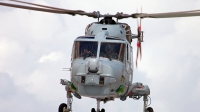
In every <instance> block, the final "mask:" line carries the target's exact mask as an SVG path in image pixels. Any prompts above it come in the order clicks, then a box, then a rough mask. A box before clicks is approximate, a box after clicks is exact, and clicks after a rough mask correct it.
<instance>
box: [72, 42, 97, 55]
mask: <svg viewBox="0 0 200 112" xmlns="http://www.w3.org/2000/svg"><path fill="white" fill-rule="evenodd" d="M97 47H98V43H97V42H92V41H76V42H75V44H74V50H73V52H74V54H73V56H74V59H75V58H80V57H82V58H84V59H85V58H87V57H96V56H97Z"/></svg>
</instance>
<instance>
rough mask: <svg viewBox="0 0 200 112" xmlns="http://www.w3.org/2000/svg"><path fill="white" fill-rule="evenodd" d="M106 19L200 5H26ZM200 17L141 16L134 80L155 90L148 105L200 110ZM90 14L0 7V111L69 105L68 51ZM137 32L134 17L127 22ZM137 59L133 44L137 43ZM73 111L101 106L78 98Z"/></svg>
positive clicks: (109, 106)
mask: <svg viewBox="0 0 200 112" xmlns="http://www.w3.org/2000/svg"><path fill="white" fill-rule="evenodd" d="M27 1H28V2H32V3H38V4H43V5H49V6H55V7H60V8H66V9H74V10H76V9H79V10H84V11H87V12H93V11H100V12H101V13H103V14H107V13H110V14H115V13H117V12H124V13H129V14H131V13H135V12H136V10H137V8H138V9H140V8H141V7H142V12H144V13H159V12H173V11H185V10H196V9H200V0H190V1H189V0H148V1H147V0H140V1H138V0H123V1H122V0H109V1H108V0H101V1H100V0H84V1H78V0H73V1H72V0H71V1H69V0H59V1H58V0H57V1H55V0H48V1H47V0H27ZM199 19H200V17H187V18H170V19H169V18H168V19H143V20H142V30H143V31H144V42H143V43H142V52H143V55H142V60H141V61H140V62H139V64H138V68H135V69H134V77H133V81H134V82H142V83H143V84H145V85H148V86H149V87H150V90H151V94H150V97H151V105H150V106H151V107H153V108H154V111H157V112H159V111H162V112H186V111H190V112H198V111H200V108H199V103H200V75H199V74H200V44H199V43H200V36H199V32H200V22H199ZM96 21H97V20H96V19H93V18H88V17H85V16H70V15H59V14H49V13H45V12H37V11H30V10H23V9H15V8H7V7H4V6H0V104H1V106H0V112H42V111H45V112H56V111H57V110H58V106H59V105H60V103H63V102H66V92H65V88H64V86H62V85H61V84H60V79H68V80H70V72H68V71H63V68H69V67H70V59H71V49H72V45H73V41H74V39H75V38H76V37H78V36H82V35H84V32H85V27H86V26H87V25H88V24H89V23H91V22H96ZM120 22H125V23H128V24H129V25H130V26H131V28H132V33H136V28H137V22H136V20H135V19H124V20H120ZM132 46H133V49H134V59H135V56H136V40H134V41H133V43H132ZM72 106H73V112H79V111H85V112H87V111H88V112H89V111H90V110H91V108H95V107H96V100H95V99H91V98H82V99H81V100H78V99H76V98H75V97H74V99H73V105H72ZM142 107H143V100H142V98H141V99H140V100H138V101H137V100H133V99H127V100H126V101H120V100H119V99H115V101H111V102H107V103H106V104H103V103H101V108H105V109H106V111H113V112H114V111H115V112H121V111H126V112H142Z"/></svg>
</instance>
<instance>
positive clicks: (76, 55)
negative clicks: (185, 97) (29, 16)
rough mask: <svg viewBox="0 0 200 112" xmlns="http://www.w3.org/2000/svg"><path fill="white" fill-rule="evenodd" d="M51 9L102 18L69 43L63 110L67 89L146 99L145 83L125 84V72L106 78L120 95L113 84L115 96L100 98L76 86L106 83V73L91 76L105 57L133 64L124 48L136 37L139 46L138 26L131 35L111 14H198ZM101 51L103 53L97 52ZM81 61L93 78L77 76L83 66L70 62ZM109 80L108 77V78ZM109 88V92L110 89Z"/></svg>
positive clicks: (82, 94) (152, 15)
mask: <svg viewBox="0 0 200 112" xmlns="http://www.w3.org/2000/svg"><path fill="white" fill-rule="evenodd" d="M1 5H2V4H1ZM3 5H8V4H3ZM10 6H16V5H10ZM22 8H27V7H22ZM32 9H33V10H34V8H32ZM36 10H39V9H36ZM44 11H49V10H44ZM51 11H54V10H51ZM55 12H56V13H67V14H68V13H69V14H70V15H74V14H80V15H87V16H89V17H94V18H97V19H99V18H101V17H102V18H103V19H102V20H100V21H98V22H95V23H92V24H89V25H88V26H87V28H86V33H85V35H84V36H80V37H78V38H77V39H76V40H75V43H74V47H73V49H74V50H73V53H72V67H71V68H70V70H71V75H72V76H71V78H72V79H71V81H68V80H65V79H62V80H61V84H63V85H65V86H66V90H67V92H68V93H67V94H68V104H67V110H71V104H70V97H71V96H70V94H71V93H72V94H74V96H75V97H77V98H80V96H87V95H88V96H87V97H94V98H97V102H100V101H104V102H107V101H109V100H113V99H114V98H120V99H122V101H123V100H124V99H125V98H126V97H127V96H129V95H127V96H126V95H125V94H126V93H125V92H127V93H128V94H129V93H131V92H132V96H131V95H130V96H129V97H133V98H139V97H140V96H143V97H144V99H145V100H147V98H145V97H147V96H148V95H149V92H150V90H149V89H148V86H145V85H142V84H141V83H133V84H129V79H132V76H130V77H131V78H130V77H127V74H120V75H117V76H120V77H118V78H117V77H116V78H115V76H112V78H114V79H110V80H112V81H113V82H114V83H119V82H117V81H121V84H122V86H119V85H118V87H119V90H120V89H121V88H122V91H123V92H122V95H120V94H121V93H120V91H117V90H118V88H115V87H114V89H113V91H114V92H116V93H117V95H116V96H115V95H113V96H112V95H111V94H109V95H110V96H111V97H108V96H106V97H105V96H104V97H103V98H102V97H99V98H98V97H97V96H92V93H91V94H84V93H82V92H84V89H83V90H79V89H81V87H78V85H85V86H91V85H92V86H100V87H102V84H103V85H104V84H106V82H105V80H107V79H106V78H107V77H109V76H106V75H105V76H106V77H103V78H102V77H98V78H97V79H95V76H96V75H97V74H96V73H98V72H100V73H98V74H99V75H100V76H101V74H102V73H101V72H103V70H104V69H105V68H104V64H102V63H104V61H105V63H106V61H107V62H108V63H111V64H112V63H113V64H114V63H116V65H117V64H118V62H119V63H121V62H124V63H123V64H124V65H126V66H124V67H126V69H127V68H128V67H127V66H128V64H127V63H128V62H125V61H126V60H128V59H129V58H130V60H129V61H130V66H131V65H133V62H131V61H133V60H132V59H131V57H132V56H131V53H130V55H127V54H128V52H132V51H131V50H132V49H131V46H130V43H131V40H132V39H138V49H140V48H141V47H140V44H141V42H142V40H143V32H142V31H141V30H140V27H138V34H137V35H132V34H131V31H130V28H129V26H128V25H127V24H124V23H119V22H118V21H117V22H116V21H115V22H114V21H113V20H112V18H117V19H123V18H128V17H132V18H151V17H152V18H157V17H158V18H159V17H161V18H164V17H179V16H181V17H182V16H199V12H198V11H188V12H182V13H181V12H177V13H172V14H171V13H164V14H133V15H127V14H122V13H118V14H116V15H101V14H100V13H98V12H94V13H85V12H82V11H75V12H73V11H71V10H70V11H69V12H67V11H66V12H65V11H64V10H62V11H61V9H56V10H55ZM95 25H96V26H95ZM115 25H119V26H121V31H122V33H121V31H119V32H118V33H119V34H117V32H115V31H114V33H113V34H112V30H113V29H114V28H115ZM112 27H113V28H112ZM126 28H127V29H126ZM110 29H111V30H110ZM92 30H93V31H92ZM99 32H101V33H99ZM125 32H126V33H125ZM129 32H130V33H129ZM98 33H99V35H98ZM122 34H123V35H122ZM125 34H128V35H125ZM103 37H104V39H105V40H101V39H102V38H103ZM91 39H93V40H94V41H95V40H96V41H98V44H96V43H90V42H92V41H91ZM107 40H108V41H107ZM85 41H86V42H85ZM84 42H85V43H84ZM102 42H105V43H102ZM106 42H107V43H106ZM109 42H110V43H109ZM123 42H124V43H123ZM100 43H101V45H102V46H100V45H99V44H100ZM116 43H117V44H119V43H120V45H115V44H116ZM125 45H127V46H128V47H126V48H125V47H124V46H125ZM78 46H79V47H78ZM119 46H120V47H119ZM81 48H82V49H81ZM101 48H102V49H105V50H104V51H103V50H101ZM114 48H117V50H119V51H118V58H116V57H117V56H112V53H111V52H110V51H114V50H115V49H114ZM129 48H130V51H129V50H127V49H129ZM95 49H96V50H95ZM97 49H98V50H97ZM121 49H124V50H121ZM84 50H85V51H87V53H86V55H85V56H81V52H83V51H84ZM120 50H121V52H122V51H124V53H120ZM101 51H102V52H103V53H104V54H103V53H102V54H101ZM138 51H139V50H138ZM122 54H126V55H124V57H123V56H122ZM98 56H99V57H98ZM120 57H121V58H120ZM128 57H129V58H128ZM95 58H99V60H97V59H95ZM101 60H102V62H101ZM116 60H117V61H116ZM82 63H84V64H86V65H87V67H88V68H87V69H86V68H85V69H86V71H87V72H88V73H86V74H88V75H89V76H92V77H94V78H91V77H87V76H85V77H84V74H79V75H78V76H77V74H78V73H81V72H82V70H81V69H83V68H84V67H82V68H81V67H80V69H76V68H78V67H74V66H77V65H74V64H80V65H81V64H82ZM97 65H98V66H97ZM105 65H106V64H105ZM114 65H115V64H114ZM101 66H102V67H101ZM93 67H94V68H93ZM113 68H114V67H113ZM120 68H123V67H119V68H117V70H118V69H120ZM101 69H103V70H102V71H101ZM115 69H116V68H115ZM115 69H114V70H115ZM123 69H124V68H123ZM126 69H124V70H126ZM78 70H80V71H79V72H78ZM114 70H113V71H114ZM76 71H77V73H74V72H76ZM127 71H128V70H127ZM127 71H125V72H127ZM130 71H131V72H132V70H131V67H130ZM116 73H118V72H117V71H116ZM75 74H76V75H75ZM130 74H131V73H130ZM76 76H77V77H76ZM102 76H104V75H102ZM73 77H74V79H73ZM80 77H81V78H80ZM88 78H91V81H92V80H93V81H92V82H94V83H92V82H90V80H89V79H88ZM96 80H99V81H96ZM79 81H80V82H79ZM87 81H89V82H87ZM95 81H96V82H95ZM112 81H110V82H112ZM97 82H99V83H98V84H97ZM131 82H132V81H130V83H131ZM89 83H92V84H91V85H90V84H89ZM126 83H127V84H128V85H127V86H126V87H123V85H126ZM113 85H114V84H113ZM131 86H133V88H132V89H129V88H131ZM123 88H125V89H124V90H123ZM69 89H70V90H69ZM76 89H77V90H76ZM90 90H91V91H90ZM129 90H131V91H129ZM77 91H78V92H77ZM94 91H95V87H94V88H91V89H89V93H90V92H94ZM110 91H111V92H112V89H111V90H110ZM140 92H144V93H140ZM123 95H125V97H123ZM145 95H147V96H145ZM144 103H146V101H144ZM146 110H148V109H147V108H146V106H145V105H144V111H146ZM91 111H95V109H92V110H91ZM97 111H100V108H99V105H98V106H97ZM101 111H102V112H103V111H105V110H104V109H102V110H101Z"/></svg>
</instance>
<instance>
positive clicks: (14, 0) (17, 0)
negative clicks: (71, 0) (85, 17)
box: [9, 0, 84, 12]
mask: <svg viewBox="0 0 200 112" xmlns="http://www.w3.org/2000/svg"><path fill="white" fill-rule="evenodd" d="M9 1H13V2H18V3H24V4H29V5H34V6H39V7H44V8H49V9H54V10H61V11H69V10H67V9H62V8H57V7H51V6H45V5H40V4H34V3H29V2H24V1H19V0H9ZM77 11H80V12H84V11H81V10H77Z"/></svg>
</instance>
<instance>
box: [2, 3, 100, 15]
mask: <svg viewBox="0 0 200 112" xmlns="http://www.w3.org/2000/svg"><path fill="white" fill-rule="evenodd" d="M0 5H3V6H8V7H15V8H21V9H29V10H34V11H41V12H49V13H57V14H69V15H72V16H74V15H76V14H77V15H86V16H88V17H93V18H97V16H98V15H100V14H99V13H98V12H93V13H86V12H84V11H81V10H67V9H60V8H53V7H51V8H52V9H47V8H38V7H30V6H24V5H16V4H10V3H3V2H0ZM37 5H38V4H37ZM38 6H39V5H38ZM41 6H42V7H48V8H50V7H49V6H43V5H41Z"/></svg>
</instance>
